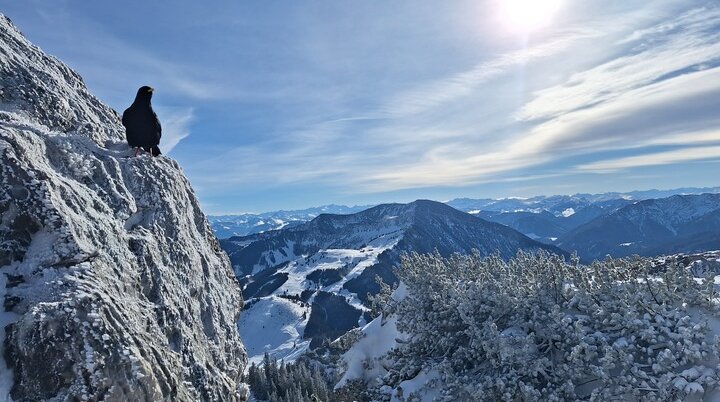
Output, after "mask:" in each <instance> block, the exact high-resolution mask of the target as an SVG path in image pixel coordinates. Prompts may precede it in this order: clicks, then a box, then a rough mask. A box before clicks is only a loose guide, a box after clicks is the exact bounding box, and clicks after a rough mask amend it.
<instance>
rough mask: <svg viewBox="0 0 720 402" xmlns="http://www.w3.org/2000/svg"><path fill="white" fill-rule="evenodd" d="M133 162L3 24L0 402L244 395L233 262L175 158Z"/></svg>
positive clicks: (80, 91) (79, 98) (75, 78)
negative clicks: (223, 249) (219, 241)
mask: <svg viewBox="0 0 720 402" xmlns="http://www.w3.org/2000/svg"><path fill="white" fill-rule="evenodd" d="M128 90H129V91H134V89H133V88H129V89H128ZM131 155H132V152H131V151H130V150H129V148H128V146H127V144H126V143H125V139H124V130H123V127H122V125H121V124H120V120H119V116H118V114H117V113H116V112H115V111H113V110H112V109H110V108H109V107H107V106H106V105H104V104H103V103H101V102H100V101H99V100H98V99H97V98H95V97H94V96H92V95H91V94H90V93H89V92H88V90H87V88H86V87H85V85H84V83H83V81H82V79H81V77H80V76H79V75H78V74H77V73H76V72H74V71H72V70H71V69H69V68H68V67H67V66H65V65H64V64H63V63H61V62H60V61H58V60H57V59H55V58H53V57H50V56H47V55H45V54H44V53H43V52H42V51H41V50H40V49H38V48H37V47H35V46H33V45H31V44H30V43H29V42H28V41H27V40H26V39H25V38H24V37H23V36H22V35H21V33H20V32H19V31H18V30H17V29H16V28H15V27H14V26H13V25H12V23H11V22H10V21H9V20H8V19H7V18H5V17H4V16H1V15H0V172H1V173H0V292H1V294H0V297H2V299H3V301H4V303H3V304H4V308H3V310H2V313H1V314H0V321H1V327H0V345H3V349H4V350H3V353H2V354H0V356H3V357H4V359H0V400H10V399H9V396H8V393H9V394H10V395H11V397H12V399H13V400H17V401H20V400H23V401H31V400H59V401H81V400H93V401H99V400H105V401H130V400H132V401H140V400H144V401H161V400H166V401H169V400H173V401H198V400H205V401H210V400H212V401H220V400H227V401H238V400H245V399H247V397H248V395H247V394H248V393H247V388H246V386H245V385H244V384H242V383H241V382H240V376H241V374H242V371H243V369H244V367H245V364H246V361H247V357H246V353H245V351H244V348H243V344H242V342H241V340H240V336H239V334H238V331H237V328H236V321H237V318H238V316H239V313H240V310H241V308H242V306H243V302H242V298H241V294H240V289H239V287H238V284H237V281H236V279H235V278H234V275H233V272H232V270H231V267H230V264H229V261H228V259H227V256H226V255H225V253H224V252H223V251H222V250H221V249H220V247H219V244H218V241H217V239H216V238H215V235H214V234H213V232H212V230H211V228H210V226H209V224H208V222H207V220H206V218H205V216H204V215H203V213H202V211H201V210H200V206H199V203H198V200H197V199H196V198H195V195H194V192H193V190H192V188H191V186H190V184H189V182H188V181H187V179H186V178H185V176H184V175H183V172H182V170H181V169H180V167H179V166H178V165H177V163H176V162H175V161H173V160H172V159H169V158H167V157H158V158H150V157H147V156H142V157H131Z"/></svg>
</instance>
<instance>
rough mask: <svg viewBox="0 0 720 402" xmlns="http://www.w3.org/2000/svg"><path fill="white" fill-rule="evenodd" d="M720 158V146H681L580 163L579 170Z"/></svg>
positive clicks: (613, 170) (596, 171)
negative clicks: (679, 147)
mask: <svg viewBox="0 0 720 402" xmlns="http://www.w3.org/2000/svg"><path fill="white" fill-rule="evenodd" d="M708 159H720V146H713V147H692V148H681V149H676V150H673V151H665V152H656V153H650V154H646V155H638V156H630V157H626V158H617V159H610V160H604V161H600V162H593V163H586V164H583V165H579V166H578V167H577V169H578V170H581V171H588V172H594V173H612V172H616V171H619V170H625V169H630V168H635V167H641V166H657V165H669V164H673V163H680V162H691V161H701V160H708Z"/></svg>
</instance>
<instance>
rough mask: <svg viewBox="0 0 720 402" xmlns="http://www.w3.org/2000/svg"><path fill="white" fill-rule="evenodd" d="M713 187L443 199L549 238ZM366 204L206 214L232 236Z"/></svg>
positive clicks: (220, 234)
mask: <svg viewBox="0 0 720 402" xmlns="http://www.w3.org/2000/svg"><path fill="white" fill-rule="evenodd" d="M719 192H720V187H706V188H695V187H690V188H678V189H674V190H643V191H631V192H627V193H618V192H611V193H601V194H575V195H552V196H536V197H531V198H502V199H493V198H478V199H475V198H456V199H454V200H450V201H448V202H447V204H448V205H450V206H452V207H453V208H455V209H459V210H460V211H464V212H469V213H471V214H476V215H478V216H479V217H481V218H483V219H485V220H489V221H492V222H497V223H502V224H503V225H506V226H510V227H511V228H513V229H515V230H517V231H519V232H520V233H523V234H524V235H526V236H529V237H531V238H533V239H536V240H539V241H542V242H545V243H553V242H554V241H555V239H557V238H559V237H561V236H563V235H564V234H565V233H567V232H568V231H570V230H572V229H574V228H576V227H578V226H580V225H582V224H584V223H587V222H589V221H591V220H593V219H595V218H597V217H599V216H602V215H607V214H609V213H611V212H613V211H616V210H617V209H619V208H622V207H624V206H625V205H629V204H632V203H633V202H636V201H641V200H647V199H652V198H665V197H669V196H671V195H676V194H680V195H685V194H703V193H719ZM370 207H372V205H361V206H353V207H348V206H344V205H324V206H321V207H316V208H308V209H302V210H293V211H272V212H264V213H260V214H250V213H246V214H237V215H217V216H208V220H209V221H210V224H211V225H212V227H213V230H215V233H216V234H217V236H218V238H220V239H226V238H229V237H232V236H246V235H249V234H253V233H260V232H266V231H268V230H277V229H282V228H284V227H288V226H294V225H299V224H301V223H304V222H307V221H310V220H312V219H314V218H315V217H317V216H318V215H320V214H324V213H325V214H352V213H356V212H360V211H362V210H365V209H368V208H370Z"/></svg>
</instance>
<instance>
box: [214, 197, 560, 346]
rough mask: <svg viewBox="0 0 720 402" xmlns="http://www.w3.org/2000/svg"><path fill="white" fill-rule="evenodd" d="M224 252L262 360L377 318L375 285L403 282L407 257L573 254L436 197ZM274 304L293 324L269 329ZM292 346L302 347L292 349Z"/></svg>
mask: <svg viewBox="0 0 720 402" xmlns="http://www.w3.org/2000/svg"><path fill="white" fill-rule="evenodd" d="M221 246H222V247H223V249H225V250H226V251H227V253H228V255H229V256H230V261H231V263H232V265H233V267H234V268H235V272H236V275H237V276H238V278H240V283H241V286H242V287H243V297H244V298H245V299H246V300H248V306H249V307H248V308H247V310H246V311H245V313H244V318H243V320H241V325H240V330H241V333H242V334H243V339H245V340H246V342H247V347H248V352H249V355H250V357H251V358H255V359H257V358H259V357H261V356H262V353H264V352H265V351H266V350H271V351H273V353H274V354H275V355H276V356H278V357H282V356H287V355H288V354H291V353H293V352H294V351H295V349H296V348H297V347H306V346H315V345H317V344H319V342H321V341H322V340H324V339H333V338H335V337H337V336H339V335H341V334H342V333H344V332H346V331H348V330H350V329H352V328H355V327H357V326H359V325H360V324H361V323H362V322H364V321H367V320H369V319H370V318H371V317H370V315H369V310H370V303H369V296H370V295H373V294H376V293H377V292H378V291H379V290H380V285H379V284H378V283H377V282H376V278H377V277H379V278H382V280H383V281H384V282H386V283H389V284H394V283H396V281H397V278H396V277H395V274H394V273H393V267H394V266H395V265H397V264H398V263H399V262H400V256H401V255H402V254H403V253H407V252H418V253H431V252H438V253H440V254H441V255H443V256H449V255H451V254H453V253H462V254H467V253H471V252H472V251H473V250H477V252H479V253H481V254H482V255H490V254H497V255H499V256H500V257H503V258H508V257H511V256H514V255H515V254H516V253H517V251H518V250H528V251H537V250H545V251H547V252H551V253H555V254H560V255H564V256H567V253H565V252H563V251H562V250H560V249H559V248H557V247H555V246H552V245H548V244H544V243H541V242H538V241H535V240H533V239H530V238H529V237H527V236H525V235H523V234H522V233H520V232H518V231H516V230H514V229H512V228H509V227H507V226H504V225H501V224H498V223H494V222H488V221H486V220H484V219H481V218H478V217H476V216H473V215H470V214H468V213H465V212H462V211H458V210H456V209H454V208H452V207H450V206H448V205H446V204H443V203H440V202H435V201H427V200H418V201H415V202H412V203H409V204H383V205H378V206H376V207H372V208H369V209H366V210H364V211H361V212H358V213H355V214H350V215H334V214H322V215H319V216H318V217H316V218H315V219H313V220H312V221H309V222H306V223H304V224H300V225H296V226H293V227H289V228H283V229H280V230H274V231H269V232H264V233H256V234H252V235H248V236H238V237H231V238H229V239H226V240H222V241H221ZM281 299H282V300H281ZM256 303H257V305H256ZM268 303H270V304H273V305H276V306H283V307H281V308H280V307H278V308H279V309H280V310H283V311H286V316H287V322H284V323H275V324H270V323H265V322H266V320H267V319H271V321H272V322H276V321H277V318H278V317H274V318H271V317H268V316H267V314H265V313H263V311H266V310H267V305H268ZM289 303H295V304H296V305H298V306H300V307H301V308H300V309H298V308H293V307H292V306H289V305H288V304H289ZM256 306H257V307H256ZM256 313H257V314H256ZM303 316H304V317H303ZM243 322H247V323H248V325H249V327H248V328H245V327H244V326H243ZM258 323H263V324H260V325H258ZM291 323H292V325H290V324H291ZM258 327H260V328H258ZM286 327H287V328H291V329H290V332H292V333H293V334H296V335H295V338H294V339H291V338H292V337H290V336H288V337H286V338H283V339H280V340H278V342H280V343H278V344H274V345H272V344H270V345H269V346H268V343H262V342H261V344H259V346H260V349H254V348H253V346H254V342H248V341H247V339H251V338H252V339H255V338H258V339H268V337H270V336H271V335H270V334H267V335H263V334H262V333H263V332H265V331H263V329H266V330H268V331H270V332H272V331H275V330H276V328H286ZM271 329H272V331H271ZM301 330H302V333H301ZM248 331H249V333H248ZM291 340H292V345H293V346H295V348H290V346H291V343H290V341H291ZM309 341H311V344H310V345H308V342H309ZM298 345H299V346H298Z"/></svg>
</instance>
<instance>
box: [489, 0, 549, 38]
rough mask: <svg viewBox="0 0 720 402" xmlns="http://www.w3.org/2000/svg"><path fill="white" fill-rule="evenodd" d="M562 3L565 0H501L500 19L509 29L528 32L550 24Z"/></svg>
mask: <svg viewBox="0 0 720 402" xmlns="http://www.w3.org/2000/svg"><path fill="white" fill-rule="evenodd" d="M562 3H563V0H501V1H500V2H499V4H498V5H499V7H500V8H499V11H500V20H501V21H502V23H503V25H505V27H506V29H508V30H509V31H512V32H516V33H523V34H527V33H530V32H533V31H536V30H538V29H541V28H544V27H546V26H548V25H550V23H551V22H552V20H553V17H554V16H555V14H556V13H557V11H558V9H560V7H561V6H562Z"/></svg>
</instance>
